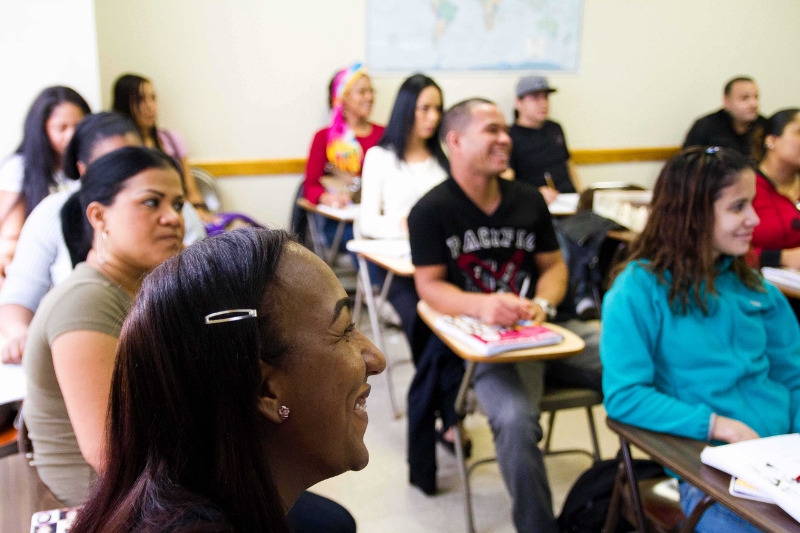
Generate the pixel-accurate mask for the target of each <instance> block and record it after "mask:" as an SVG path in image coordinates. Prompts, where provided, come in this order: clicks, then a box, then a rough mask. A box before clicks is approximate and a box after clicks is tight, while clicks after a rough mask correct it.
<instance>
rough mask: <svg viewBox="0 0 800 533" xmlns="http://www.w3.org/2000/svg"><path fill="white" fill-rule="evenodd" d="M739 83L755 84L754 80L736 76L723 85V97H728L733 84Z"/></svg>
mask: <svg viewBox="0 0 800 533" xmlns="http://www.w3.org/2000/svg"><path fill="white" fill-rule="evenodd" d="M740 81H749V82H750V83H755V80H754V79H753V78H751V77H749V76H737V77H735V78H733V79H732V80H730V81H729V82H728V83H726V84H725V91H724V92H725V96H730V95H731V89H733V84H734V83H737V82H740Z"/></svg>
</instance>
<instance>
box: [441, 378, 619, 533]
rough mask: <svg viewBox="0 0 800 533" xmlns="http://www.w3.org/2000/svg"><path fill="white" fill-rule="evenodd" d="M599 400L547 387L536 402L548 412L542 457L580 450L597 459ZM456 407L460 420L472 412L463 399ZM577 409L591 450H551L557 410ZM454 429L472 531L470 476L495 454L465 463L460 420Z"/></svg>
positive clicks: (588, 391)
mask: <svg viewBox="0 0 800 533" xmlns="http://www.w3.org/2000/svg"><path fill="white" fill-rule="evenodd" d="M602 403H603V397H602V396H601V395H600V393H598V392H596V391H593V390H591V389H581V388H561V387H558V388H555V387H546V388H545V391H544V395H543V396H542V400H541V402H540V404H539V406H540V410H541V412H542V413H548V414H549V415H550V416H549V422H548V425H547V435H546V437H545V440H544V443H543V445H542V453H543V454H544V455H545V456H547V455H558V454H566V453H580V454H585V455H587V456H589V457H591V458H592V459H593V460H594V461H599V460H600V445H599V443H598V441H597V427H596V426H595V422H594V414H593V413H592V407H594V406H595V405H600V404H602ZM459 405H464V406H465V408H464V409H463V410H461V411H462V412H459V409H458V406H459ZM456 407H457V414H458V416H459V418H460V420H463V419H464V417H465V416H466V415H467V414H471V412H472V407H470V406H469V402H463V401H462V402H459V401H458V400H457V401H456ZM576 408H584V409H586V418H587V423H588V425H589V432H590V434H591V439H592V451H591V452H589V451H587V450H582V449H577V448H572V449H563V450H552V449H551V447H550V444H551V437H552V434H553V424H554V423H555V416H556V413H557V412H558V411H560V410H563V409H576ZM455 429H456V438H455V445H456V458H457V460H458V468H459V472H460V474H461V482H462V487H463V490H464V509H465V514H466V520H467V532H468V533H473V532H474V531H475V516H474V513H473V510H472V491H471V489H470V485H469V478H470V476H471V475H472V472H473V471H474V470H475V468H477V467H478V466H481V465H484V464H488V463H493V462H495V461H497V457H487V458H484V459H477V460H475V461H473V462H472V464H470V465H467V460H466V458H465V456H464V448H463V444H462V438H461V422H459V423H458V424H456V426H455Z"/></svg>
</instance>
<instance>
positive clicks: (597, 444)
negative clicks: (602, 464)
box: [586, 405, 600, 462]
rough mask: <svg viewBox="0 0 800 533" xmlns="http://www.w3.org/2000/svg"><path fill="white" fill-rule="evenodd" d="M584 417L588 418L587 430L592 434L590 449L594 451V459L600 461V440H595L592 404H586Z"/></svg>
mask: <svg viewBox="0 0 800 533" xmlns="http://www.w3.org/2000/svg"><path fill="white" fill-rule="evenodd" d="M586 418H587V419H588V420H589V431H590V432H591V434H592V450H593V451H594V461H595V462H598V461H600V442H599V441H598V440H597V427H596V426H595V425H594V412H593V411H592V406H591V405H587V406H586Z"/></svg>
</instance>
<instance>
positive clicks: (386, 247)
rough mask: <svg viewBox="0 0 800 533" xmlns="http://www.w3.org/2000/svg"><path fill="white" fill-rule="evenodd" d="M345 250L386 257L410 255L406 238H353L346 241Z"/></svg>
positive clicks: (409, 247)
mask: <svg viewBox="0 0 800 533" xmlns="http://www.w3.org/2000/svg"><path fill="white" fill-rule="evenodd" d="M347 250H348V251H349V252H355V253H362V254H364V253H366V254H375V255H385V256H388V257H411V246H410V245H409V243H408V239H354V240H352V241H348V242H347Z"/></svg>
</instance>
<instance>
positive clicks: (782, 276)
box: [761, 267, 800, 290]
mask: <svg viewBox="0 0 800 533" xmlns="http://www.w3.org/2000/svg"><path fill="white" fill-rule="evenodd" d="M761 274H763V276H764V279H766V280H767V281H771V282H772V283H778V284H781V285H786V286H787V287H791V288H793V289H797V290H800V272H798V271H797V270H791V269H788V268H772V267H764V268H762V269H761Z"/></svg>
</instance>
